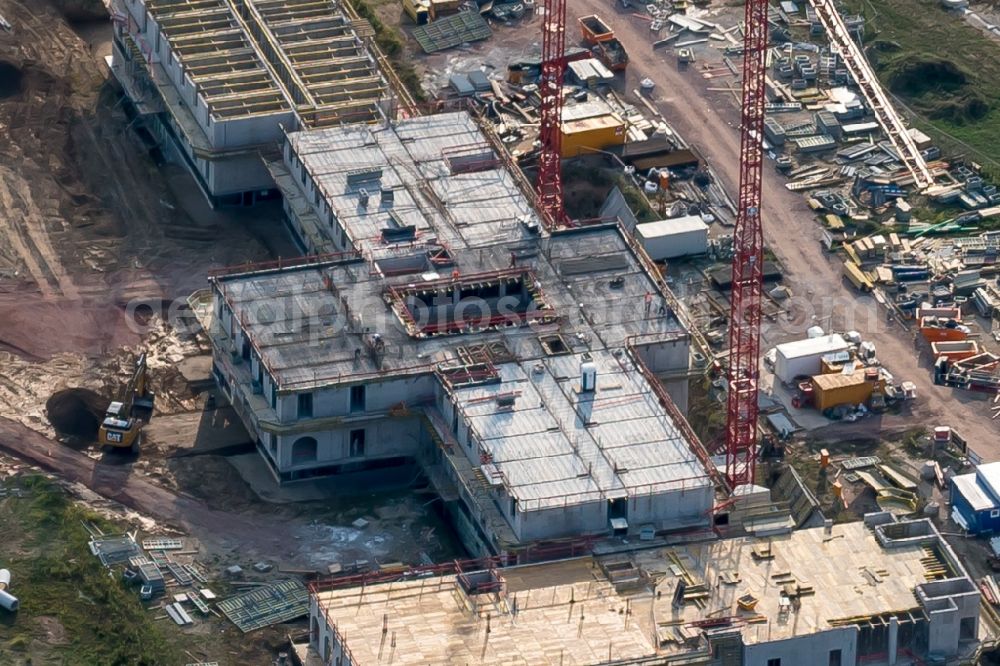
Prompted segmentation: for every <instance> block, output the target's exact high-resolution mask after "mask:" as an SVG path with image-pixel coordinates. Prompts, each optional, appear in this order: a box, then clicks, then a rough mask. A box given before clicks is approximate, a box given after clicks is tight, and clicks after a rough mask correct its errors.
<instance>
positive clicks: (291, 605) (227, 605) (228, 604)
mask: <svg viewBox="0 0 1000 666" xmlns="http://www.w3.org/2000/svg"><path fill="white" fill-rule="evenodd" d="M218 606H219V610H221V611H222V612H223V613H224V614H225V616H226V617H227V618H229V619H230V621H232V623H233V624H235V625H236V626H237V627H239V629H240V631H242V632H243V633H244V634H245V633H248V632H250V631H253V630H255V629H261V628H263V627H267V626H270V625H272V624H278V623H279V622H288V621H289V620H294V619H296V618H299V617H302V616H303V615H306V614H308V613H309V590H307V589H306V587H305V585H303V584H302V583H300V582H299V581H297V580H284V581H279V582H277V583H271V584H268V585H262V586H261V587H258V588H256V589H254V590H251V591H250V592H245V593H243V594H239V595H236V596H235V597H230V598H229V599H226V600H224V601H220V602H219V604H218Z"/></svg>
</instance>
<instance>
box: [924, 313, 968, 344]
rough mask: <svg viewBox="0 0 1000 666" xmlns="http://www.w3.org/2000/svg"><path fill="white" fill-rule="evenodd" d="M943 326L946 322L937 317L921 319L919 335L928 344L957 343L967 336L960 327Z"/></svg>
mask: <svg viewBox="0 0 1000 666" xmlns="http://www.w3.org/2000/svg"><path fill="white" fill-rule="evenodd" d="M952 321H953V320H952ZM958 323H959V324H961V322H958ZM945 324H946V320H941V319H938V318H937V317H921V319H920V334H921V335H923V336H924V339H925V340H927V341H928V342H944V341H959V340H965V339H966V338H967V337H968V336H969V334H968V332H967V331H966V329H964V328H962V327H961V326H954V327H948V326H947V325H945Z"/></svg>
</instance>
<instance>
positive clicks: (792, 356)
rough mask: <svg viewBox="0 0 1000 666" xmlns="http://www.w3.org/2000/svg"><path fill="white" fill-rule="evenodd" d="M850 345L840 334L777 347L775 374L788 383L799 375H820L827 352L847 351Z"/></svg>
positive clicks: (787, 343)
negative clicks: (821, 362)
mask: <svg viewBox="0 0 1000 666" xmlns="http://www.w3.org/2000/svg"><path fill="white" fill-rule="evenodd" d="M849 347H850V345H848V344H847V341H846V340H844V338H842V337H841V336H839V335H836V334H834V335H824V336H821V337H818V338H808V339H806V340H797V341H795V342H786V343H785V344H783V345H778V346H777V347H775V357H774V376H775V377H777V378H778V380H779V381H781V382H782V383H786V384H787V383H788V382H790V381H792V380H793V379H795V378H796V377H798V376H799V375H808V376H810V377H812V376H813V375H818V374H819V371H820V361H821V360H822V359H823V357H824V356H826V355H827V354H831V353H834V352H842V351H846V350H847V349H848V348H849Z"/></svg>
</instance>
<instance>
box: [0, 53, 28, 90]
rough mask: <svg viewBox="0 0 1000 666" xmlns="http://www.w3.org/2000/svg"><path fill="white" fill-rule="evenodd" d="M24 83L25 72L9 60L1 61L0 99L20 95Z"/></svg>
mask: <svg viewBox="0 0 1000 666" xmlns="http://www.w3.org/2000/svg"><path fill="white" fill-rule="evenodd" d="M23 84H24V72H22V71H21V70H20V69H19V68H17V67H15V66H14V65H12V64H10V63H9V62H3V61H0V99H3V98H5V97H13V96H14V95H19V94H20V93H21V89H22V88H23Z"/></svg>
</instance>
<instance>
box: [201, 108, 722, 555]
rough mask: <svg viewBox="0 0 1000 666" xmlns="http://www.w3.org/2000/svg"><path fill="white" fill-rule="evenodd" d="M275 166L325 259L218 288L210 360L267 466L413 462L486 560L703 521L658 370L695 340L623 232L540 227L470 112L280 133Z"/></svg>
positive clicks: (704, 482)
mask: <svg viewBox="0 0 1000 666" xmlns="http://www.w3.org/2000/svg"><path fill="white" fill-rule="evenodd" d="M268 168H269V169H270V170H271V171H272V173H274V174H275V176H276V182H277V183H278V185H279V186H280V187H281V189H282V192H283V195H284V198H285V202H286V209H287V210H288V213H289V216H290V218H291V219H292V225H293V227H294V228H295V230H296V232H297V233H298V234H299V235H300V238H301V239H302V241H303V243H304V244H305V245H307V246H308V247H310V249H313V250H318V251H329V250H336V251H337V252H338V253H337V254H329V255H321V256H319V257H313V258H310V259H306V260H301V261H299V262H298V263H297V265H294V266H287V265H282V266H279V265H273V266H265V267H261V266H252V267H247V268H245V269H242V270H234V271H231V272H229V273H227V274H221V275H218V276H216V277H214V278H213V280H212V292H213V294H214V307H213V321H212V322H210V323H209V324H208V326H207V328H208V330H209V332H210V334H211V339H212V342H213V345H214V351H215V365H214V372H215V376H216V379H217V381H218V383H219V384H220V386H222V387H223V389H224V390H225V392H226V394H227V395H228V396H229V397H230V398H231V401H232V403H233V405H234V407H235V408H236V410H237V412H238V413H239V414H240V416H241V418H242V419H243V421H244V423H245V424H246V426H247V428H248V430H249V431H250V432H251V433H252V435H253V437H254V438H255V439H256V440H257V442H258V447H259V449H260V453H261V455H262V456H263V457H264V459H265V460H266V461H267V464H268V466H269V467H270V469H271V471H272V473H273V474H274V476H275V477H276V478H277V479H278V480H279V481H282V482H287V481H294V480H296V479H302V478H309V477H314V476H319V475H331V474H344V473H348V472H358V473H364V472H365V471H367V473H370V474H378V470H379V469H384V468H387V467H393V466H400V465H413V464H414V463H417V464H419V465H420V466H421V467H422V468H423V469H424V470H425V472H426V475H427V476H428V478H429V479H430V480H431V482H432V484H433V485H434V487H435V488H436V490H437V492H438V493H440V495H441V497H442V498H443V499H444V500H445V502H446V503H447V505H448V506H449V507H450V509H451V510H450V515H451V516H452V517H453V518H454V522H455V524H456V526H457V528H458V531H459V534H460V535H461V536H462V538H463V540H464V541H465V543H466V545H467V547H468V548H469V549H470V551H472V552H474V553H477V554H491V553H510V552H515V551H517V550H518V549H519V548H523V547H525V546H526V545H527V544H532V543H536V542H538V541H541V540H550V539H558V538H564V537H566V538H578V537H581V536H588V535H604V534H608V533H609V532H610V531H611V530H621V531H629V530H633V531H635V530H638V529H639V528H640V527H644V526H645V527H647V529H648V528H650V527H651V528H653V529H654V530H657V531H662V530H678V529H683V528H692V527H704V526H706V525H707V524H708V522H709V520H710V512H711V508H712V506H713V501H714V492H715V482H714V477H715V476H716V474H715V470H714V468H711V466H710V465H709V464H708V461H707V456H706V455H705V452H704V450H703V449H702V447H701V445H700V443H699V442H698V441H697V437H696V436H695V435H694V434H693V432H692V431H691V430H690V427H689V426H688V425H687V423H686V421H685V420H684V417H683V416H682V415H681V412H680V410H679V409H678V408H677V407H676V406H675V403H674V399H672V398H671V397H669V396H668V394H667V393H666V391H665V390H664V388H663V385H662V384H661V378H665V379H666V380H668V381H669V380H670V379H671V378H673V379H675V380H678V381H677V383H678V384H680V385H681V386H682V387H685V386H686V375H687V370H688V363H689V353H690V349H689V348H690V343H689V334H688V332H687V331H686V330H685V328H684V327H683V326H682V325H681V322H680V321H679V320H678V318H677V315H676V314H675V311H674V309H673V308H672V307H671V303H672V302H673V297H672V295H671V294H670V292H669V290H668V289H667V286H666V284H665V283H664V280H663V278H662V277H661V275H660V274H659V272H658V270H657V269H656V267H655V266H654V265H653V264H652V263H651V262H650V261H649V259H648V257H646V255H645V254H644V253H643V252H642V250H641V249H640V248H639V247H638V246H637V245H635V244H634V243H633V242H631V241H630V240H629V238H628V237H627V236H626V235H625V234H624V233H622V231H621V229H620V228H619V226H618V225H617V224H615V223H606V224H597V225H593V226H588V227H583V228H577V229H566V230H561V231H557V232H549V231H548V230H546V229H544V228H543V227H542V226H541V225H540V223H539V219H538V217H537V214H536V212H535V211H534V210H533V208H532V203H531V200H530V199H529V198H528V197H529V196H530V192H528V191H527V189H526V188H525V187H524V184H523V183H522V182H520V181H519V180H518V179H519V177H520V175H519V174H516V175H515V173H516V172H514V171H512V170H509V169H508V168H507V167H505V166H504V165H503V164H502V163H501V160H500V158H499V156H498V153H496V152H495V151H494V150H493V148H492V146H491V145H490V143H489V142H488V141H487V140H486V139H485V138H484V136H483V135H482V134H481V133H480V132H479V130H478V129H477V128H476V126H475V124H474V122H473V121H472V119H471V118H470V117H469V116H468V115H467V114H465V113H452V114H443V115H436V116H426V117H418V118H413V119H409V120H404V121H399V122H395V123H392V124H372V125H355V126H345V127H343V128H340V127H338V128H325V129H322V130H312V131H308V132H299V133H290V134H289V136H288V138H287V141H286V143H285V146H284V151H283V155H282V157H281V159H280V160H272V161H271V162H269V164H268ZM677 396H678V399H679V400H680V401H681V403H683V402H684V400H685V394H684V390H683V389H682V390H681V391H679V392H678V393H677Z"/></svg>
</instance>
